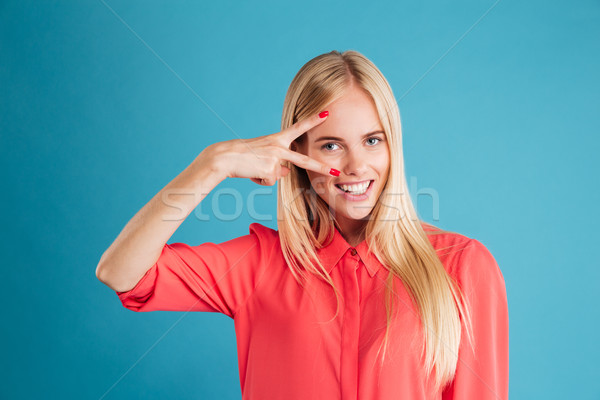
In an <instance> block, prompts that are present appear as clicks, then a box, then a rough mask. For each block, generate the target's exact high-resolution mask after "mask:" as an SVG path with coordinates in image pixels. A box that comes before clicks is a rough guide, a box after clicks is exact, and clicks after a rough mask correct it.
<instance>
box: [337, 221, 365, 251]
mask: <svg viewBox="0 0 600 400" xmlns="http://www.w3.org/2000/svg"><path fill="white" fill-rule="evenodd" d="M353 222H355V223H353V224H350V225H346V226H344V224H342V225H340V224H338V223H337V222H336V221H335V220H334V224H335V226H336V228H337V230H338V231H339V232H340V234H341V235H342V237H343V238H344V240H346V242H348V244H349V245H350V246H352V247H356V246H358V244H360V243H361V242H362V241H363V240H365V226H366V223H365V222H364V221H353Z"/></svg>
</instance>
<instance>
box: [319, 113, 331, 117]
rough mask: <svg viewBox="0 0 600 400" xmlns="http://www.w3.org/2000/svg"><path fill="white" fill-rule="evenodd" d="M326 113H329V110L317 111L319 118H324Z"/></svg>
mask: <svg viewBox="0 0 600 400" xmlns="http://www.w3.org/2000/svg"><path fill="white" fill-rule="evenodd" d="M328 115H329V111H323V112H321V113H319V118H325V117H326V116H328Z"/></svg>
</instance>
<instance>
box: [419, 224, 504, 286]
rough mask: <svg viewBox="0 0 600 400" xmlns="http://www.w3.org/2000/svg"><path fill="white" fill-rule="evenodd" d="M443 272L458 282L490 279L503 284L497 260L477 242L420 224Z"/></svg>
mask: <svg viewBox="0 0 600 400" xmlns="http://www.w3.org/2000/svg"><path fill="white" fill-rule="evenodd" d="M423 228H424V229H425V231H426V233H427V235H428V238H429V241H430V242H431V244H432V246H433V247H434V249H435V250H436V253H437V255H438V257H439V258H440V260H441V261H442V264H443V265H444V267H445V268H446V271H448V273H449V274H450V275H451V276H452V277H454V278H455V279H457V280H458V281H466V280H469V281H474V280H475V281H479V280H482V279H493V280H496V281H499V282H501V283H504V277H503V276H502V272H501V270H500V267H499V265H498V263H497V261H496V258H495V257H494V256H493V255H492V253H491V251H490V250H489V249H488V248H487V247H486V246H485V245H484V244H483V243H482V242H481V241H479V240H477V239H475V238H472V237H469V236H466V235H463V234H460V233H457V232H452V231H445V230H442V229H439V228H437V227H435V226H433V225H426V224H424V225H423Z"/></svg>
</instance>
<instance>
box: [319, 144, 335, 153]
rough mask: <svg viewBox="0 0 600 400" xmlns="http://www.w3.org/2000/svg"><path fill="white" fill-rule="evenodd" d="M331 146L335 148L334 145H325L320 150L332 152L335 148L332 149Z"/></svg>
mask: <svg viewBox="0 0 600 400" xmlns="http://www.w3.org/2000/svg"><path fill="white" fill-rule="evenodd" d="M332 146H337V144H335V143H325V144H324V145H323V146H322V147H321V148H322V149H325V150H328V151H332V150H335V148H333V147H332Z"/></svg>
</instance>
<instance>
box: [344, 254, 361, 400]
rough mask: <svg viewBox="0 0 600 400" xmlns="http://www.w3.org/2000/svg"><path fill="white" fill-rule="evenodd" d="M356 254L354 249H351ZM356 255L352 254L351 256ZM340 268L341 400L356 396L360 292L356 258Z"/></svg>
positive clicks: (346, 260)
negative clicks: (341, 312) (341, 315)
mask: <svg viewBox="0 0 600 400" xmlns="http://www.w3.org/2000/svg"><path fill="white" fill-rule="evenodd" d="M353 250H354V252H356V249H353ZM351 254H352V251H351ZM354 255H356V253H354V254H353V256H354ZM344 263H345V264H346V265H345V266H346V267H350V268H342V271H343V272H342V273H343V282H344V320H343V325H342V348H341V359H340V363H341V365H340V374H341V376H340V380H341V392H342V393H341V394H342V399H356V398H357V396H358V339H359V338H358V336H359V333H360V304H359V301H360V292H359V286H358V276H357V270H356V268H355V267H356V266H357V265H358V264H359V262H358V261H357V260H356V258H354V257H352V258H346V259H345V260H344Z"/></svg>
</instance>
